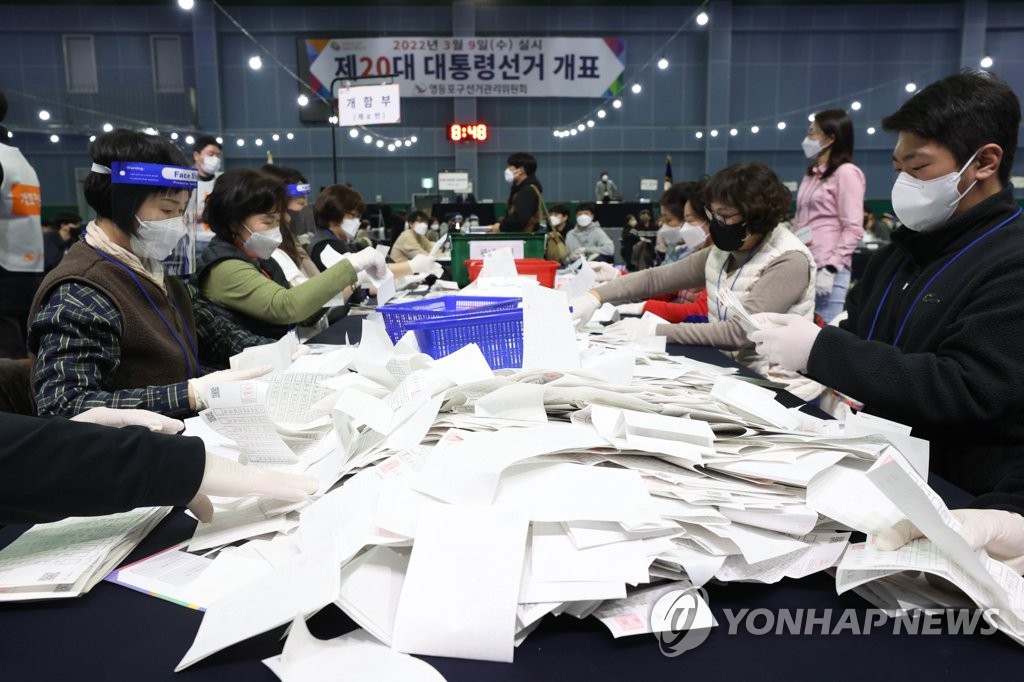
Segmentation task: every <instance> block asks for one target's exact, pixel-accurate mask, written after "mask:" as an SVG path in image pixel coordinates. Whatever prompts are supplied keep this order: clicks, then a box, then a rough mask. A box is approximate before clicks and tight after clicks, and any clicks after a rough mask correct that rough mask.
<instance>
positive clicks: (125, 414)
mask: <svg viewBox="0 0 1024 682" xmlns="http://www.w3.org/2000/svg"><path fill="white" fill-rule="evenodd" d="M71 421H73V422H88V423H89V424H99V425H101V426H112V427H114V428H115V429H119V428H121V427H122V426H145V427H146V428H147V429H149V430H150V431H156V432H157V433H181V432H182V431H183V430H184V429H185V423H184V422H182V421H179V420H177V419H171V418H170V417H165V416H163V415H162V414H157V413H156V412H150V411H149V410H115V409H114V408H112V407H93V408H91V409H88V410H86V411H85V412H83V413H81V414H76V415H75V416H74V417H72V418H71Z"/></svg>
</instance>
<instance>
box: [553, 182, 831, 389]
mask: <svg viewBox="0 0 1024 682" xmlns="http://www.w3.org/2000/svg"><path fill="white" fill-rule="evenodd" d="M704 201H705V205H706V206H707V208H708V210H707V213H706V215H707V216H708V221H709V222H710V225H709V228H708V229H709V232H710V233H711V241H712V246H710V247H708V248H704V249H701V250H699V251H696V252H694V253H692V254H690V255H689V256H687V257H685V258H683V259H682V260H681V261H678V262H676V263H673V264H671V265H665V266H662V267H657V268H650V269H648V270H643V271H641V272H635V273H631V274H628V275H626V276H624V277H619V278H618V279H615V280H612V281H611V282H608V283H607V284H603V285H601V286H599V287H597V288H596V289H592V290H591V291H590V292H589V293H587V294H584V295H582V296H578V297H576V298H574V299H573V300H572V301H570V305H571V306H572V309H573V313H572V315H573V318H574V319H575V320H577V322H578V323H580V324H583V323H586V322H587V321H588V320H589V319H590V318H591V317H592V316H593V314H594V312H595V311H596V310H597V309H598V308H599V307H600V306H601V304H602V303H605V302H608V303H617V302H624V301H631V300H632V301H635V300H638V299H646V298H650V297H652V296H656V295H660V294H664V293H667V292H676V291H680V290H682V289H690V288H693V287H699V286H704V287H706V288H707V290H708V293H707V300H708V308H709V310H708V312H709V318H710V319H711V321H710V322H708V323H707V324H668V325H656V324H654V323H653V322H651V321H648V320H640V319H628V320H623V321H622V322H620V323H618V324H619V325H620V326H619V327H618V328H615V329H613V328H611V327H609V328H608V329H607V330H606V332H608V331H612V332H613V333H617V334H621V335H624V336H625V337H626V338H628V339H638V338H642V337H644V336H650V335H652V334H658V335H662V336H667V337H668V338H669V341H671V342H673V343H682V344H688V345H696V346H714V347H716V348H720V349H723V350H726V351H729V352H728V353H727V354H728V355H729V356H730V357H731V358H733V359H734V360H736V361H737V362H739V363H741V364H743V365H745V366H747V367H749V368H750V369H752V370H753V371H755V372H757V373H758V374H760V375H761V376H763V377H765V378H768V379H770V380H773V381H780V382H782V383H785V384H786V386H787V388H788V389H789V390H790V391H791V392H792V393H794V394H795V395H797V396H799V397H800V398H803V399H804V400H810V399H812V398H814V397H816V396H817V395H818V394H819V393H820V392H821V390H822V387H821V386H820V385H818V384H816V383H815V382H813V381H811V380H810V379H807V378H805V377H802V376H801V375H799V374H797V373H796V372H793V371H787V370H786V369H784V368H783V367H781V366H779V365H778V364H777V363H773V362H770V361H769V359H768V358H767V357H766V356H765V355H763V354H762V353H759V352H758V351H757V350H756V349H755V347H754V345H753V343H752V342H751V341H750V340H749V339H748V338H747V334H746V331H745V330H744V328H743V326H742V325H741V324H740V321H739V320H738V319H737V318H736V316H735V314H733V313H731V312H730V311H729V309H728V307H727V306H726V304H725V302H724V300H723V298H722V296H721V295H720V292H722V291H724V290H725V289H729V290H730V291H732V293H733V294H734V295H735V297H736V298H737V299H739V301H740V302H741V303H743V305H744V307H745V308H746V309H747V310H748V311H751V312H754V311H756V312H765V311H772V312H789V313H793V315H794V316H800V317H801V318H802V319H806V320H807V322H808V324H813V323H811V321H810V320H811V317H812V316H813V314H814V259H813V258H812V256H811V253H810V251H808V250H807V247H806V246H804V245H803V243H802V242H801V241H800V240H799V239H797V238H796V237H794V236H793V233H792V232H790V231H789V229H788V228H786V227H785V225H781V224H780V223H781V222H782V221H783V219H784V218H785V217H786V214H787V213H788V212H789V206H790V193H789V190H788V189H786V186H785V185H783V184H782V183H781V182H780V181H779V179H778V177H776V175H775V173H773V172H772V170H771V169H770V168H768V167H767V166H765V165H764V164H762V163H758V162H754V163H740V164H735V165H732V166H729V167H727V168H724V169H722V170H720V171H719V172H717V173H715V175H714V176H713V177H712V178H711V179H710V180H709V181H708V185H707V188H706V190H705V191H704Z"/></svg>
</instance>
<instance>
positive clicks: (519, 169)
mask: <svg viewBox="0 0 1024 682" xmlns="http://www.w3.org/2000/svg"><path fill="white" fill-rule="evenodd" d="M536 172H537V159H535V158H533V155H532V154H527V153H526V152H516V153H515V154H513V155H511V156H510V157H508V168H506V169H505V181H506V182H508V183H510V184H511V185H512V190H511V191H510V192H509V195H508V213H507V214H506V215H505V217H504V218H502V219H501V222H500V223H495V224H494V225H492V226H491V232H533V231H534V230H535V229H537V223H539V222H540V219H541V217H542V216H541V213H542V211H541V208H540V202H541V201H543V198H542V196H541V193H542V192H543V191H544V188H543V187H541V184H540V180H538V179H537V176H536V175H535V173H536Z"/></svg>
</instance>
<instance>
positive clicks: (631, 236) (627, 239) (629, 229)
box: [619, 213, 640, 272]
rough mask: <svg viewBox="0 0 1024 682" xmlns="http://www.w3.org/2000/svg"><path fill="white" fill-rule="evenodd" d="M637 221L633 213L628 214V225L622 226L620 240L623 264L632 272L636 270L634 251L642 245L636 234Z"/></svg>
mask: <svg viewBox="0 0 1024 682" xmlns="http://www.w3.org/2000/svg"><path fill="white" fill-rule="evenodd" d="M636 226H637V220H636V216H635V215H633V214H632V213H627V214H626V224H625V225H623V226H622V236H621V237H620V238H619V253H621V254H622V262H623V263H625V265H626V269H627V270H628V271H630V272H634V271H635V270H636V265H635V264H634V262H633V249H634V247H636V245H637V244H639V243H640V237H639V235H637V233H636Z"/></svg>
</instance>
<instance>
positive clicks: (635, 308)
mask: <svg viewBox="0 0 1024 682" xmlns="http://www.w3.org/2000/svg"><path fill="white" fill-rule="evenodd" d="M646 305H647V302H646V301H640V302H639V303H623V304H622V305H617V306H615V309H616V310H618V311H619V314H620V315H635V316H637V317H639V316H640V315H643V314H644V306H646Z"/></svg>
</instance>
